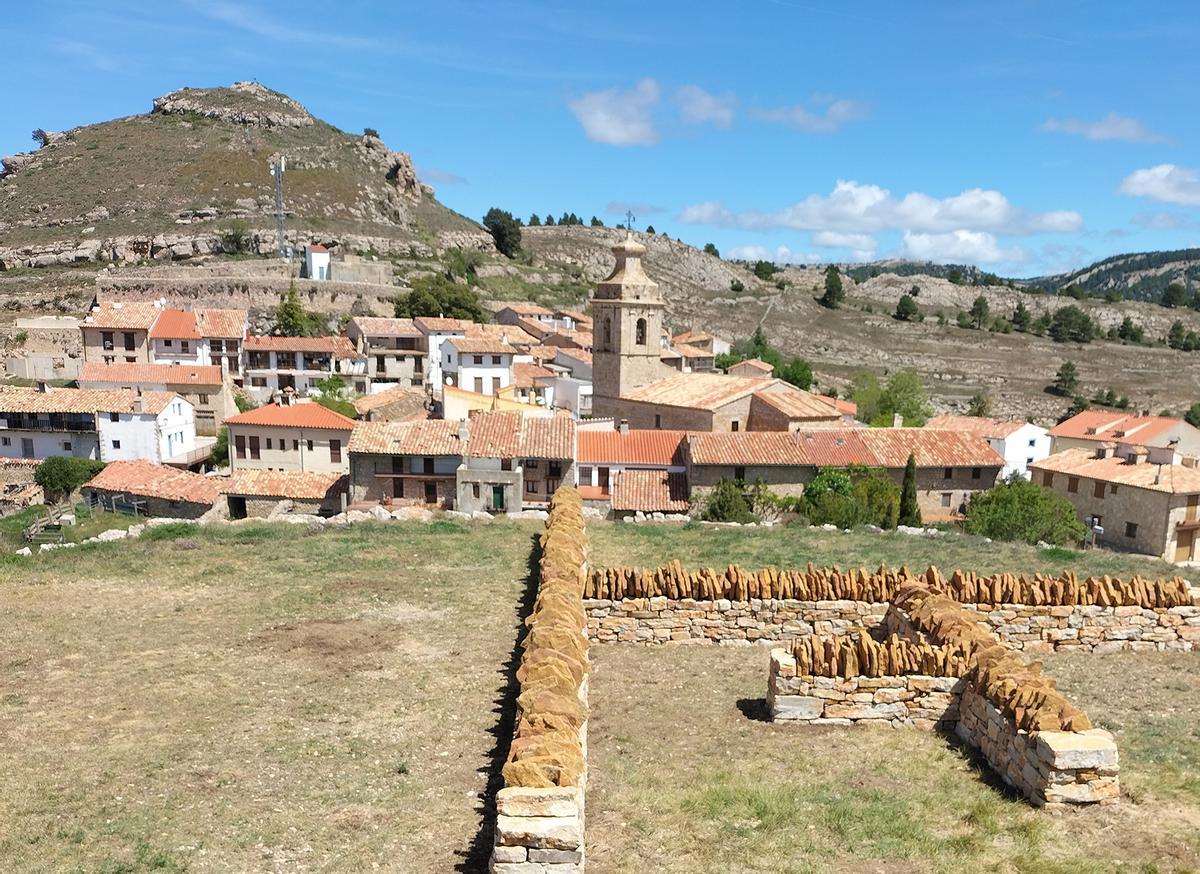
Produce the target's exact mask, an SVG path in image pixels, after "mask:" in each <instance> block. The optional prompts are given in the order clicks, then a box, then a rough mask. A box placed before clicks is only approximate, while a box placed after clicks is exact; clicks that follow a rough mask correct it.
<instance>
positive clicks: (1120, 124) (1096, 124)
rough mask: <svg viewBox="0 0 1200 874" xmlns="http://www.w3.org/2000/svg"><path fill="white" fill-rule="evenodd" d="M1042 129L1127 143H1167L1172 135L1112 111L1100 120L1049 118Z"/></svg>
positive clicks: (1086, 137) (1090, 138)
mask: <svg viewBox="0 0 1200 874" xmlns="http://www.w3.org/2000/svg"><path fill="white" fill-rule="evenodd" d="M1042 130H1044V131H1050V132H1051V133H1062V134H1073V135H1074V136H1078V137H1083V138H1084V139H1088V140H1120V141H1121V142H1126V143H1166V142H1170V139H1171V138H1170V137H1168V136H1166V135H1164V134H1160V133H1158V132H1157V131H1153V130H1151V129H1150V128H1149V127H1147V126H1146V125H1145V124H1143V123H1142V122H1140V121H1138V120H1137V119H1136V118H1129V117H1128V116H1124V115H1117V114H1116V113H1115V112H1110V113H1109V114H1108V115H1106V116H1104V118H1102V119H1100V120H1099V121H1084V120H1083V119H1081V118H1064V119H1057V118H1049V119H1046V121H1045V122H1043V123H1042Z"/></svg>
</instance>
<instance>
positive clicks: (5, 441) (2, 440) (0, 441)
mask: <svg viewBox="0 0 1200 874" xmlns="http://www.w3.org/2000/svg"><path fill="white" fill-rule="evenodd" d="M0 446H12V440H11V439H10V438H8V437H0Z"/></svg>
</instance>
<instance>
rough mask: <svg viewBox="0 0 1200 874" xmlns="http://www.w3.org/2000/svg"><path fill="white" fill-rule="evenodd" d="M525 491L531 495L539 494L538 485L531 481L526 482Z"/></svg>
mask: <svg viewBox="0 0 1200 874" xmlns="http://www.w3.org/2000/svg"><path fill="white" fill-rule="evenodd" d="M525 491H526V492H528V493H529V494H531V495H535V494H537V483H536V482H534V481H533V480H531V479H527V480H525Z"/></svg>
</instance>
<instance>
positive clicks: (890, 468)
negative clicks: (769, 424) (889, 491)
mask: <svg viewBox="0 0 1200 874" xmlns="http://www.w3.org/2000/svg"><path fill="white" fill-rule="evenodd" d="M909 455H912V456H913V458H914V460H915V462H916V465H917V503H918V505H919V506H920V508H921V514H922V516H923V517H924V518H925V520H926V521H935V520H941V519H953V518H956V517H958V516H959V515H960V514H961V513H962V512H963V510H965V508H966V504H967V502H968V501H969V500H970V497H971V495H973V494H974V493H976V492H979V491H983V490H986V489H989V488H991V487H992V486H993V485H995V482H996V477H997V476H998V475H999V473H1000V468H1001V467H1003V465H1004V459H1003V458H1001V456H1000V455H999V454H998V453H997V452H996V451H995V450H994V449H992V447H991V446H989V445H988V444H987V442H986V441H984V440H982V439H981V438H978V437H974V436H972V435H969V434H961V433H958V432H954V431H928V430H925V429H922V428H860V429H854V428H840V429H828V430H813V431H790V432H780V431H776V432H770V431H759V432H755V431H751V432H747V433H731V434H712V433H696V434H690V435H689V436H688V438H687V441H686V443H685V457H686V459H687V478H688V484H689V486H690V488H691V494H692V498H693V501H694V500H695V499H696V498H697V497H698V496H702V495H704V494H705V493H707V492H708V491H710V490H711V489H712V488H713V486H715V485H716V484H717V483H718V482H719V481H720V480H722V479H728V480H738V481H741V482H744V483H746V484H747V485H750V484H754V483H757V482H763V483H764V484H765V485H767V486H768V487H770V489H771V490H772V491H773V492H776V493H777V494H781V495H790V496H794V497H798V496H800V495H802V494H803V493H804V486H805V485H806V484H807V483H809V482H811V481H812V479H813V477H815V476H816V475H817V472H818V471H819V470H820V469H821V468H824V467H833V468H846V467H851V466H862V467H868V468H878V469H881V470H883V471H884V472H886V473H887V475H888V476H889V477H890V478H891V479H892V480H893V481H894V482H895V483H896V484H897V485H900V484H901V483H902V482H903V479H904V468H905V466H906V464H907V463H908V457H909Z"/></svg>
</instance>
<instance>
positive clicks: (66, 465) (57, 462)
mask: <svg viewBox="0 0 1200 874" xmlns="http://www.w3.org/2000/svg"><path fill="white" fill-rule="evenodd" d="M102 470H104V462H103V461H94V460H92V459H90V458H74V457H72V456H68V455H52V456H50V457H49V458H47V459H46V460H45V461H43V462H42V463H41V464H39V465H38V466H37V470H35V471H34V472H33V480H34V482H36V483H37V484H38V485H39V486H41V487H42V491H44V492H45V493H46V497H48V498H50V499H52V500H57V499H59V498H62V497H66V496H67V495H69V494H71V493H72V492H74V491H75V490H76V489H77V488H79V487H80V486H81V485H83V484H84V483H86V482H87V481H88V480H90V479H91V478H92V477H94V476H95V475H96V474H98V473H99V472H100V471H102Z"/></svg>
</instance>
